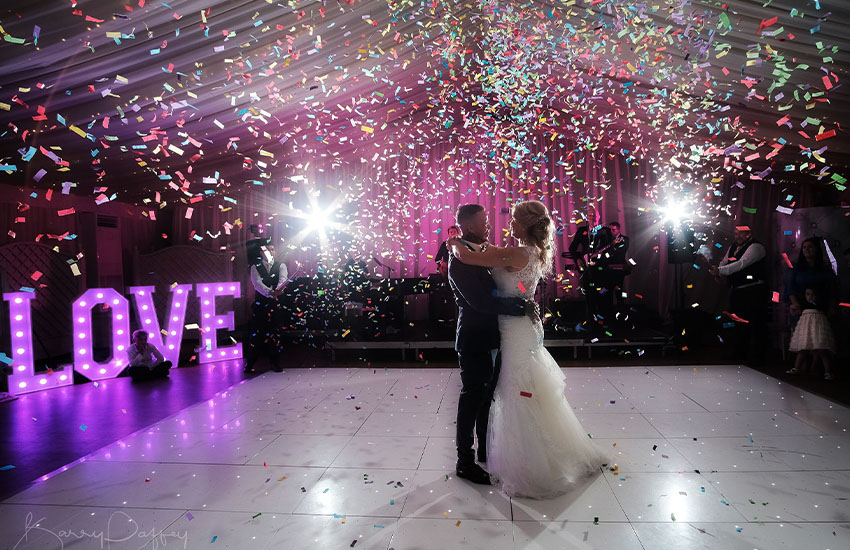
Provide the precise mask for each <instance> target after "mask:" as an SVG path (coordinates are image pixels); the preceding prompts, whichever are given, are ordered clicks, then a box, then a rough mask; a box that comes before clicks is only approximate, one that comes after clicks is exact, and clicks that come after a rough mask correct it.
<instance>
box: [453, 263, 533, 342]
mask: <svg viewBox="0 0 850 550" xmlns="http://www.w3.org/2000/svg"><path fill="white" fill-rule="evenodd" d="M470 248H471V247H470ZM449 285H450V286H451V289H452V292H454V295H455V301H456V302H457V308H458V317H457V335H456V338H455V350H456V351H458V352H471V351H487V350H491V349H497V348H498V347H499V343H500V338H499V315H518V316H519V315H525V300H523V299H522V298H517V297H500V296H499V295H498V291H497V290H496V283H495V281H493V277H492V275H491V274H490V269H489V268H486V267H480V266H475V265H466V264H464V263H463V262H461V261H460V260H458V259H457V258H455V257H454V254H449Z"/></svg>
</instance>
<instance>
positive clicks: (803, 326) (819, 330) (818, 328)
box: [788, 309, 835, 353]
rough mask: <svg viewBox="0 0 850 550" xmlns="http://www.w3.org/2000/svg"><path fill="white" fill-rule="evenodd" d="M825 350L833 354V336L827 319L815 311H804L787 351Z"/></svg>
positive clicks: (822, 313) (820, 312)
mask: <svg viewBox="0 0 850 550" xmlns="http://www.w3.org/2000/svg"><path fill="white" fill-rule="evenodd" d="M815 349H825V350H829V351H831V352H833V353H834V352H835V336H834V335H833V334H832V327H831V326H830V325H829V318H828V317H827V316H826V314H825V313H824V312H822V311H819V310H817V309H804V310H803V313H802V315H800V320H799V321H797V327H796V328H795V329H794V334H792V335H791V342H790V344H789V345H788V350H789V351H803V350H815Z"/></svg>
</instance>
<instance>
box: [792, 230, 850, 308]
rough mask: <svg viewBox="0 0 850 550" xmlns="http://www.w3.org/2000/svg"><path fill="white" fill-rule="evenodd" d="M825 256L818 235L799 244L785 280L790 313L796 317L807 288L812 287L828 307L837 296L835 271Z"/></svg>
mask: <svg viewBox="0 0 850 550" xmlns="http://www.w3.org/2000/svg"><path fill="white" fill-rule="evenodd" d="M825 256H826V255H825V254H824V253H823V246H822V244H821V239H820V238H819V237H809V238H808V239H806V240H805V241H803V244H802V245H801V246H800V254H799V256H797V263H795V264H794V267H793V268H792V269H790V270H789V271H788V274H787V280H786V293H787V295H788V299H789V301H790V310H791V315H793V316H795V317H796V316H799V315H800V314H801V313H802V312H803V308H802V304H803V301H804V298H805V296H804V293H805V291H806V289H807V288H812V289H814V290H815V292H816V293H817V295H818V298H819V299H820V300H821V302H823V303H824V304H827V305H828V306H830V309H831V306H832V305H833V302H835V300H836V298H837V297H838V289H837V281H836V278H835V273H833V272H832V269H831V267H830V266H829V264H828V263H827V261H826V257H825Z"/></svg>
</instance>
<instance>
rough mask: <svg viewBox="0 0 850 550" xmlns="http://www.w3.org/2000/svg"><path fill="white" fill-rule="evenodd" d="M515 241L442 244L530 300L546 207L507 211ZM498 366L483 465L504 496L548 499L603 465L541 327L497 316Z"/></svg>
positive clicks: (541, 271) (549, 227)
mask: <svg viewBox="0 0 850 550" xmlns="http://www.w3.org/2000/svg"><path fill="white" fill-rule="evenodd" d="M511 233H512V235H513V236H514V237H515V238H516V239H517V240H518V241H519V245H520V246H515V247H506V248H502V247H497V246H489V247H487V248H486V249H484V250H483V251H481V252H477V251H473V250H470V249H469V248H467V247H466V246H464V244H463V241H462V240H461V239H458V238H453V239H452V240H451V241H450V245H451V247H452V252H453V254H454V255H455V257H456V258H457V259H459V260H460V261H461V262H463V263H465V264H469V265H478V266H484V267H492V268H495V269H493V279H494V280H495V281H496V285H497V287H498V290H499V294H500V296H519V297H523V298H526V299H533V298H534V292H535V290H536V289H537V282H538V280H539V279H540V278H541V277H544V276H546V274H548V273H549V272H551V271H552V265H553V261H554V246H553V245H554V233H555V231H554V223H553V221H552V218H551V217H550V216H549V212H548V210H547V209H546V206H545V205H544V204H543V203H542V202H539V201H524V202H520V203H517V204H515V205H514V207H513V209H512V211H511ZM499 331H500V332H501V335H502V350H501V353H502V369H501V374H500V375H499V381H498V384H497V386H496V393H495V397H494V403H493V405H492V407H491V408H490V422H489V430H488V433H487V450H488V452H489V459H490V460H489V462H488V464H487V466H488V469H489V470H490V474H491V476H492V477H493V478H494V480H497V481H501V483H502V490H503V491H504V492H505V493H506V494H508V495H510V496H519V497H531V498H551V497H555V496H558V495H561V494H563V493H565V492H567V491H568V490H569V489H570V487H571V486H572V485H573V484H574V483H575V482H576V481H579V480H580V479H581V478H582V477H585V476H587V475H590V474H592V473H594V472H598V471H599V470H600V467H602V466H604V465H606V464H608V462H609V460H608V457H607V456H606V454H605V452H604V451H603V450H602V449H600V448H599V447H597V446H596V444H595V443H594V442H593V441H591V439H590V438H589V436H588V434H587V432H585V431H584V428H582V426H581V424H580V423H579V421H578V419H577V418H576V415H575V413H573V410H572V407H571V406H570V404H569V402H568V401H567V399H566V397H565V396H564V388H565V386H566V384H565V382H564V380H565V378H566V377H565V376H564V374H563V373H562V372H561V369H560V368H559V367H558V364H557V363H556V362H555V360H554V359H553V358H552V356H551V355H550V354H549V352H548V351H547V350H546V348H545V347H544V346H543V325H542V324H541V323H540V322H539V321H537V322H533V321H532V320H531V319H529V318H528V317H508V316H499Z"/></svg>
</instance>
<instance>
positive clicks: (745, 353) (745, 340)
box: [708, 225, 769, 365]
mask: <svg viewBox="0 0 850 550" xmlns="http://www.w3.org/2000/svg"><path fill="white" fill-rule="evenodd" d="M733 239H734V241H735V242H734V243H733V244H732V245H731V246H730V247H729V250H728V251H727V252H726V255H725V256H724V257H723V260H721V261H720V265H719V266H711V267H709V268H708V272H709V273H711V274H712V275H714V277H715V278H716V279H718V280H721V278H725V279H726V280H727V282H728V283H729V286H731V287H732V292H731V295H730V299H729V305H730V308H731V310H732V311H731V313H733V314H734V315H736V316H737V317H738V319H734V318H733V319H734V320H735V325H736V330H735V337H734V339H733V340H734V345H735V349H736V352H737V355H738V357H740V358H741V360H743V361H745V362H746V363H748V364H751V365H760V364H762V363H763V362H764V352H765V345H764V344H765V342H767V317H768V315H767V314H768V304H769V302H768V292H769V291H768V286H767V261H766V255H767V253H766V251H765V248H764V245H763V244H761V243H760V242H758V241H757V240H755V239H753V235H752V231H751V230H750V228H749V227H748V226H746V225H740V226H738V227H736V228H735V235H734V237H733ZM739 319H740V320H739Z"/></svg>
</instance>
